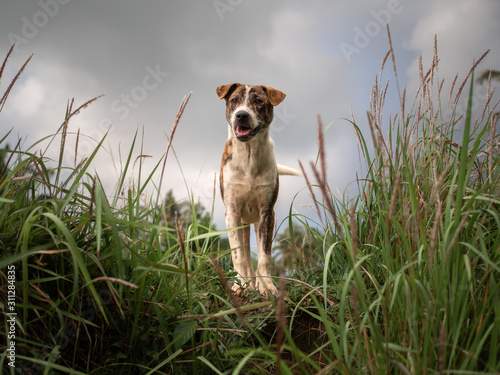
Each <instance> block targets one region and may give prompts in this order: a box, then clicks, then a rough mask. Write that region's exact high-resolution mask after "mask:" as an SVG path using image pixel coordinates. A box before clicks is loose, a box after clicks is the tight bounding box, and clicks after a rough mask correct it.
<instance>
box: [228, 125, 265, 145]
mask: <svg viewBox="0 0 500 375" xmlns="http://www.w3.org/2000/svg"><path fill="white" fill-rule="evenodd" d="M260 129H261V127H260V126H257V127H256V128H255V129H252V128H250V127H249V126H246V125H237V126H235V128H234V135H235V136H236V139H237V140H239V141H242V142H247V141H249V140H250V139H252V138H253V137H255V135H256V134H257V133H258V132H259V131H260Z"/></svg>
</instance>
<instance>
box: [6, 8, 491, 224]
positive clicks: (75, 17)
mask: <svg viewBox="0 0 500 375" xmlns="http://www.w3.org/2000/svg"><path fill="white" fill-rule="evenodd" d="M386 23H388V24H389V26H390V29H391V34H392V42H393V46H394V49H395V54H396V64H397V68H398V74H399V75H398V78H399V80H400V85H401V86H403V85H406V86H407V87H408V90H409V94H408V95H409V96H410V97H411V99H412V98H413V95H414V93H415V88H416V87H417V85H418V69H417V62H418V56H419V54H422V56H423V62H424V66H426V67H429V64H430V60H431V56H432V52H433V48H434V46H433V43H434V35H435V34H437V37H438V48H439V56H440V66H439V74H440V78H444V79H445V81H446V82H448V83H451V81H452V79H453V77H454V76H455V74H457V73H458V75H459V80H460V79H463V78H464V77H465V75H466V73H467V71H468V70H469V68H470V66H471V65H472V63H473V61H474V59H477V58H479V56H481V55H482V54H483V52H485V51H486V50H487V49H491V52H490V54H489V55H488V57H487V58H486V59H485V61H484V62H483V63H482V65H481V68H483V69H486V68H493V69H500V1H498V0H453V1H451V0H449V1H445V0H422V1H419V0H414V1H411V0H400V1H398V0H382V1H379V0H372V1H340V0H339V1H309V2H305V1H262V0H216V1H212V0H206V1H201V0H198V1H180V0H179V1H162V2H160V1H131V0H119V1H118V0H106V1H77V0H40V1H27V0H2V2H1V5H0V55H1V56H0V61H1V60H3V57H4V56H5V55H6V53H7V51H8V49H9V48H10V46H11V44H12V43H13V42H16V43H17V45H16V52H15V54H14V55H13V56H12V58H11V59H10V61H9V64H8V65H7V68H6V71H5V72H4V75H3V77H2V80H1V82H0V93H3V92H4V91H5V89H6V87H7V85H8V84H9V83H10V80H11V79H12V77H14V75H15V73H16V71H17V70H18V69H19V67H20V66H21V65H22V63H23V62H24V61H25V60H26V59H27V58H28V56H29V55H30V54H31V53H34V56H33V59H32V61H31V62H30V64H29V65H28V67H27V69H26V71H25V73H24V74H23V75H22V78H21V79H20V81H19V82H18V83H17V85H16V87H15V89H14V90H13V92H12V94H11V96H10V98H9V100H8V101H7V104H6V106H5V108H4V110H3V112H2V113H1V115H0V133H1V134H0V138H1V137H2V136H3V134H5V132H7V131H8V130H9V129H11V128H13V129H14V131H13V133H12V136H11V137H10V144H11V146H12V145H13V144H15V142H16V140H17V139H18V138H19V137H22V138H23V140H24V149H26V148H27V147H28V146H30V145H31V144H33V143H34V142H36V141H37V140H39V139H41V138H43V137H45V136H47V135H50V134H53V133H54V132H55V131H56V130H57V128H58V127H59V126H60V124H61V123H62V121H63V119H64V114H65V109H66V105H67V102H68V100H70V99H72V98H74V99H75V106H79V105H80V104H82V103H84V102H85V101H87V100H89V99H91V98H93V97H95V96H97V95H100V94H105V96H104V97H103V98H101V99H99V100H98V101H97V102H95V103H94V104H92V105H91V106H90V107H88V108H87V109H86V110H85V111H83V112H82V113H81V114H80V115H78V116H77V117H75V118H74V119H73V121H72V122H71V123H70V128H69V130H70V131H71V132H73V133H76V131H77V130H78V129H80V132H81V133H82V134H86V135H88V136H89V137H92V138H94V139H100V138H101V137H102V136H103V135H104V133H105V132H106V131H107V130H108V128H109V127H110V126H111V129H110V132H109V135H108V138H107V140H106V141H105V150H102V151H101V152H100V153H99V154H98V157H97V162H96V163H95V166H94V167H95V169H96V171H97V173H98V174H99V176H100V177H101V179H102V180H103V181H104V183H105V185H106V186H107V188H108V189H109V190H110V191H111V189H112V187H113V186H114V183H115V182H116V181H117V179H118V171H119V169H120V165H119V160H120V158H121V159H122V160H124V159H125V157H126V155H127V153H128V151H129V149H130V144H131V142H132V139H133V136H134V134H135V132H136V131H137V130H139V134H140V135H141V136H142V134H143V133H144V140H143V141H142V145H143V153H144V154H147V155H151V156H152V158H150V159H148V161H147V162H146V164H145V166H146V171H145V172H146V174H148V172H149V171H150V170H151V169H152V168H153V167H154V165H155V164H156V163H157V162H158V160H159V159H160V158H161V156H162V154H163V153H164V152H165V148H166V145H167V135H168V134H170V129H171V126H172V123H173V121H174V118H175V114H176V112H177V109H178V107H179V105H180V103H181V100H182V98H183V97H184V95H186V94H188V93H190V92H192V97H191V100H190V102H189V103H188V105H187V108H186V111H185V113H184V115H183V117H182V119H181V121H180V123H179V126H178V129H177V133H176V134H175V137H174V141H173V147H174V149H175V152H176V154H177V157H178V160H179V162H178V163H177V161H176V159H175V158H174V155H173V154H170V157H169V160H168V162H167V170H166V177H165V180H164V182H163V186H164V188H165V190H167V189H173V190H174V195H175V197H176V198H178V199H181V198H185V197H187V196H188V193H193V194H194V196H195V199H199V200H200V201H201V202H202V203H203V204H204V205H205V206H206V207H210V206H211V196H212V191H213V181H214V175H215V174H216V173H217V174H218V172H219V168H220V158H221V154H222V150H223V147H224V141H225V139H226V138H227V124H226V122H225V117H224V102H223V101H221V100H219V99H218V97H217V95H216V94H215V88H216V87H217V86H219V85H222V84H227V83H232V82H241V83H249V84H265V85H268V86H271V87H274V88H276V89H279V90H281V91H283V92H285V93H286V94H287V97H286V99H285V100H284V101H283V102H282V103H281V104H280V105H279V106H278V107H276V109H275V121H274V123H273V126H272V132H271V135H272V137H273V139H274V141H275V151H276V158H277V161H278V163H280V164H284V165H287V166H290V167H294V168H298V162H297V160H299V159H300V160H301V161H302V162H303V163H304V164H307V165H308V164H309V161H311V160H314V158H315V156H316V152H317V142H316V140H317V134H316V126H317V122H316V116H317V115H318V114H319V115H321V117H322V119H323V123H324V124H325V126H327V125H329V124H332V125H331V126H330V128H329V130H328V134H327V136H326V145H327V157H328V176H329V183H330V186H331V187H332V189H338V190H339V191H340V192H344V191H345V189H346V188H347V186H348V184H349V183H350V182H352V181H353V180H354V179H355V176H356V171H358V172H360V164H359V158H358V149H357V146H356V137H355V134H354V132H353V129H352V126H351V125H350V124H349V122H348V121H346V120H344V119H346V118H350V111H352V113H353V114H354V117H355V119H356V120H357V121H358V122H359V125H360V127H361V128H362V129H364V130H365V131H366V132H365V135H366V137H367V138H368V139H369V137H370V133H369V131H368V130H366V129H367V125H366V120H365V119H366V111H367V110H368V109H369V99H370V90H371V86H372V83H373V81H374V79H375V76H376V75H378V74H379V71H380V64H381V61H382V58H383V57H384V55H385V54H386V52H387V51H388V48H389V44H388V39H387V34H386V31H385V24H386ZM387 79H389V81H390V90H392V91H391V92H390V94H389V96H388V102H387V105H386V112H385V113H386V116H385V118H386V119H389V117H391V116H390V115H391V114H392V115H393V114H394V113H396V112H397V111H398V108H399V104H398V101H397V90H396V86H395V81H394V79H393V74H392V67H391V66H390V65H389V64H388V65H387V66H386V70H385V74H384V75H383V81H384V82H385V80H387ZM75 139H76V137H75V136H70V138H69V140H68V143H67V150H68V153H70V154H71V157H68V158H67V159H66V162H67V165H72V163H73V158H74V152H75V148H74V144H75ZM95 145H96V143H95V142H93V141H91V139H90V138H82V139H81V140H80V145H79V155H78V156H79V157H80V158H81V157H84V156H86V155H87V156H88V153H89V152H90V151H91V150H92V149H93V148H94V146H95ZM120 149H121V155H120V152H119V150H120ZM58 152H59V151H58V144H57V143H54V144H53V146H52V150H51V151H50V152H49V153H48V154H47V155H49V156H51V157H53V158H56V155H57V154H58ZM140 152H141V151H140V148H137V150H136V151H135V153H134V156H137V155H139V154H140ZM111 155H112V156H113V157H112V158H111ZM148 168H149V169H148ZM136 170H137V168H136ZM183 175H184V177H183ZM184 178H185V182H184ZM157 180H158V179H157ZM157 180H156V181H157ZM280 185H281V186H280V189H281V190H280V196H279V198H278V204H277V219H278V222H279V221H281V220H282V219H283V218H284V217H285V215H286V214H287V212H288V210H289V208H290V205H291V203H292V200H293V198H294V196H295V194H297V193H299V194H298V196H297V198H296V199H295V202H294V209H296V210H297V211H298V212H302V213H305V214H310V211H309V210H310V208H307V207H302V206H303V205H308V204H311V199H310V197H309V193H308V192H307V191H306V190H302V189H303V188H304V187H305V184H304V182H303V179H301V178H293V177H284V178H282V180H281V184H280ZM186 186H187V187H186ZM218 191H219V190H218V186H217V192H218ZM216 202H217V203H216V206H215V215H216V223H217V227H218V228H219V229H223V227H224V224H223V222H224V208H223V206H222V203H221V200H220V197H219V196H218V194H217V199H216Z"/></svg>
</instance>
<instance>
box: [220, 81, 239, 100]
mask: <svg viewBox="0 0 500 375" xmlns="http://www.w3.org/2000/svg"><path fill="white" fill-rule="evenodd" d="M240 85H241V83H230V84H228V85H222V86H219V87H217V89H215V91H216V92H217V95H218V96H219V99H224V98H226V97H227V96H228V95H229V94H230V93H231V92H233V91H234V89H235V88H236V87H238V86H240Z"/></svg>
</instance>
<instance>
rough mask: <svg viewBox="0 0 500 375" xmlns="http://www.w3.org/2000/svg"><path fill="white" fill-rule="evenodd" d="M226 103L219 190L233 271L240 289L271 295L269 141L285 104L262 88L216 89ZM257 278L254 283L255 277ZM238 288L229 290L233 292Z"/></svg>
mask: <svg viewBox="0 0 500 375" xmlns="http://www.w3.org/2000/svg"><path fill="white" fill-rule="evenodd" d="M216 91H217V95H218V96H219V98H220V99H225V100H226V119H227V122H228V125H229V129H228V130H229V135H228V139H227V140H226V147H225V148H224V153H223V155H222V164H221V173H220V189H221V196H222V200H223V201H224V205H225V206H226V226H227V228H228V229H231V228H240V227H243V228H240V229H237V230H234V231H231V232H229V243H230V245H231V248H232V249H233V251H232V258H233V266H234V269H235V271H236V272H237V273H238V277H239V279H240V280H241V281H242V284H244V283H248V284H249V286H250V287H252V288H255V287H257V288H259V290H260V292H261V293H263V294H266V293H268V292H269V293H273V294H275V293H276V287H275V286H274V284H273V281H272V280H271V246H272V237H273V230H274V204H275V203H276V198H277V197H278V184H279V182H278V167H277V165H276V160H275V157H274V144H273V141H272V139H271V138H270V137H269V126H270V124H271V121H272V119H273V107H274V106H276V105H278V104H279V103H281V102H282V101H283V99H284V98H285V94H284V93H283V92H281V91H279V90H276V89H273V88H271V87H267V86H250V85H243V84H240V83H233V84H229V85H223V86H219V87H217V90H216ZM252 223H253V224H255V233H256V236H257V247H258V266H257V272H256V273H255V272H254V270H253V267H252V264H251V257H250V227H249V224H252ZM256 276H257V277H256ZM238 288H239V287H238V285H235V286H233V289H235V290H238Z"/></svg>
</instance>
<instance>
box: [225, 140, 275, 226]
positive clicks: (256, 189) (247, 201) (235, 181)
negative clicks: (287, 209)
mask: <svg viewBox="0 0 500 375" xmlns="http://www.w3.org/2000/svg"><path fill="white" fill-rule="evenodd" d="M238 146H242V147H238ZM238 146H236V147H235V148H232V150H231V156H230V157H228V159H227V161H226V163H225V165H224V166H223V168H222V171H221V172H222V176H223V179H222V181H221V182H222V184H223V191H224V193H223V199H224V203H225V205H226V208H230V207H235V208H236V207H237V208H238V209H237V210H238V211H240V215H241V219H242V221H243V222H245V223H254V222H256V221H258V220H259V214H260V212H261V211H262V210H265V209H266V208H267V206H268V205H269V204H270V202H272V201H273V197H275V195H276V193H277V188H278V186H277V184H278V180H277V177H278V174H277V173H278V172H277V167H276V160H275V157H274V151H273V147H272V141H271V143H268V145H267V147H266V146H264V147H261V148H259V149H258V151H259V152H254V151H253V150H249V149H247V147H246V145H245V146H244V147H243V144H238Z"/></svg>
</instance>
